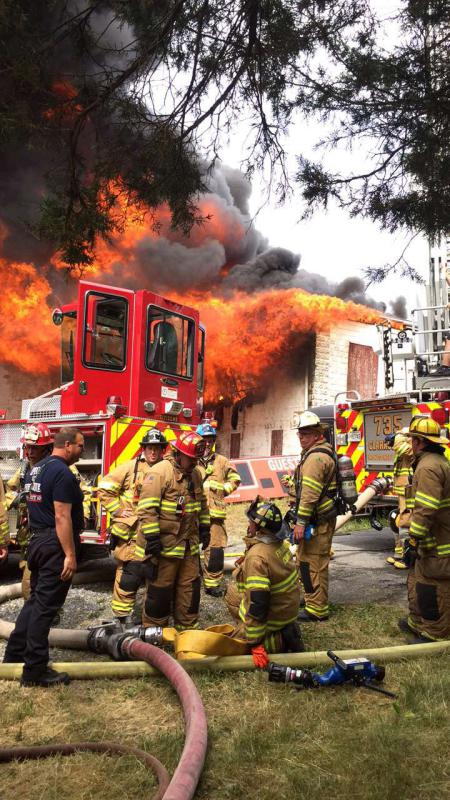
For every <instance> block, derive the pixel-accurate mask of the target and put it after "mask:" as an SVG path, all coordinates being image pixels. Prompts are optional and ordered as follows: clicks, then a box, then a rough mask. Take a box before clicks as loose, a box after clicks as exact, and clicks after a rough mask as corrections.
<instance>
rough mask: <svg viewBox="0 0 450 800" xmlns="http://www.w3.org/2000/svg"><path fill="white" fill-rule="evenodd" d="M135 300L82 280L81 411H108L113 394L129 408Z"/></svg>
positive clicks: (78, 369)
mask: <svg viewBox="0 0 450 800" xmlns="http://www.w3.org/2000/svg"><path fill="white" fill-rule="evenodd" d="M134 299H135V295H134V292H132V291H130V290H127V289H116V288H114V287H111V288H109V287H108V288H106V287H105V286H96V285H95V284H93V283H87V282H85V281H80V286H79V309H80V314H79V320H78V329H77V354H78V357H77V360H76V367H75V375H74V382H75V386H74V389H75V392H77V393H78V401H77V409H78V410H79V411H81V412H87V413H98V411H104V410H105V407H106V401H107V399H108V397H110V396H112V395H114V396H115V397H116V398H117V397H119V398H120V403H121V404H123V405H125V406H128V407H129V400H130V386H131V362H132V347H133V337H132V335H131V331H132V329H133V321H134ZM116 402H119V401H116Z"/></svg>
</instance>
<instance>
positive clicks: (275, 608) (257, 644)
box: [225, 497, 304, 668]
mask: <svg viewBox="0 0 450 800" xmlns="http://www.w3.org/2000/svg"><path fill="white" fill-rule="evenodd" d="M247 517H248V520H249V524H248V530H247V538H246V543H247V550H246V552H245V555H244V556H243V557H242V558H241V559H239V561H238V562H237V565H238V566H237V569H236V571H235V574H234V577H235V582H233V583H231V584H230V585H229V587H228V590H227V593H226V595H225V602H226V604H227V606H228V610H229V612H230V614H231V615H232V616H233V617H235V618H236V619H238V620H239V626H238V627H237V628H236V629H235V631H234V632H233V636H236V637H239V638H243V639H245V640H246V641H247V642H248V646H249V650H250V651H251V653H252V655H253V660H254V662H255V664H256V666H257V667H261V668H264V667H265V666H267V664H268V658H267V653H282V652H289V651H290V652H301V651H303V649H304V647H303V642H302V638H301V633H300V628H299V626H298V624H297V622H296V618H297V614H298V609H299V603H300V585H299V579H298V572H297V568H296V565H295V562H294V560H293V558H292V555H291V551H290V549H289V543H288V542H287V541H286V540H285V530H284V526H283V520H282V516H281V512H280V509H279V508H278V506H276V505H275V503H271V502H265V501H264V500H262V498H261V497H257V498H256V500H254V501H253V503H252V504H251V505H250V507H249V509H248V510H247Z"/></svg>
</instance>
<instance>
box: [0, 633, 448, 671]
mask: <svg viewBox="0 0 450 800" xmlns="http://www.w3.org/2000/svg"><path fill="white" fill-rule="evenodd" d="M158 652H164V651H161V650H160V651H158ZM335 652H336V653H337V655H338V656H340V657H341V658H358V657H359V656H365V657H366V658H370V659H371V660H373V661H379V662H380V663H382V664H388V663H394V662H396V661H410V660H411V661H412V660H414V659H416V658H428V657H429V656H438V655H443V654H448V653H450V641H442V642H431V643H430V644H412V645H396V646H394V647H373V648H371V647H366V648H364V649H362V650H336V651H335ZM270 658H271V660H272V661H276V662H277V663H278V664H284V665H285V666H287V667H295V668H302V667H317V666H320V665H321V664H329V662H330V659H329V657H328V655H327V651H326V650H318V651H311V652H309V653H274V654H273V655H271V656H270ZM175 663H177V662H175ZM22 667H23V665H22V664H0V680H19V679H20V678H21V677H22ZM52 667H53V669H56V670H58V671H59V672H68V673H69V675H70V677H71V678H73V679H75V680H92V679H96V678H97V679H104V678H140V677H142V676H144V675H148V676H151V677H157V676H158V675H159V672H158V670H157V669H154V668H153V667H152V666H149V664H148V662H147V663H145V662H144V661H118V662H111V661H76V662H67V663H64V662H53V663H52ZM183 669H185V670H187V671H188V672H191V673H195V672H237V671H241V670H243V671H249V670H254V669H256V668H255V665H254V663H253V658H252V656H223V657H217V656H216V657H215V656H209V657H208V658H195V659H186V660H183Z"/></svg>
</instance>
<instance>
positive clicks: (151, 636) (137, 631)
mask: <svg viewBox="0 0 450 800" xmlns="http://www.w3.org/2000/svg"><path fill="white" fill-rule="evenodd" d="M126 633H127V634H128V635H130V636H134V637H136V638H137V639H141V641H143V642H147V644H154V645H155V646H156V647H161V645H162V644H163V629H162V628H160V627H159V626H157V625H150V626H149V627H148V628H145V627H144V626H143V625H134V626H133V627H132V628H128V629H127V631H126Z"/></svg>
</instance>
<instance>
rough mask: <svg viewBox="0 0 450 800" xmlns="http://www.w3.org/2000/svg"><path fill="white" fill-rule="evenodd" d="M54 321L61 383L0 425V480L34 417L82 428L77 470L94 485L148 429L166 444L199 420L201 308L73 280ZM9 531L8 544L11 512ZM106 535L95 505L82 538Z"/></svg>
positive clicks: (15, 463) (14, 463)
mask: <svg viewBox="0 0 450 800" xmlns="http://www.w3.org/2000/svg"><path fill="white" fill-rule="evenodd" d="M53 322H54V324H55V325H57V326H58V327H59V329H60V334H61V383H60V386H58V387H57V388H55V389H52V390H51V391H49V392H47V393H45V394H43V395H40V396H39V397H35V398H33V399H31V400H24V401H23V402H22V414H21V418H20V419H12V420H8V419H3V420H0V460H1V461H0V467H1V476H2V478H3V479H4V480H7V479H8V478H9V477H11V475H12V474H13V473H14V472H15V471H16V470H17V468H18V467H19V465H20V455H21V453H20V438H21V433H22V429H23V427H24V426H25V425H27V424H29V423H32V422H34V421H35V422H45V423H46V424H47V425H48V426H49V427H50V429H51V430H52V429H53V430H55V429H58V428H60V427H61V426H74V427H77V428H79V429H80V430H81V431H82V432H83V434H84V437H85V450H84V454H83V458H82V459H81V460H80V461H79V462H77V467H78V469H79V471H80V473H81V474H82V477H83V478H84V479H85V480H87V482H88V483H90V484H91V485H95V483H96V480H97V478H98V476H99V475H100V474H104V473H105V472H108V471H109V470H110V469H112V468H113V467H115V466H117V465H118V464H120V463H121V462H123V461H127V460H129V459H131V458H133V457H135V456H136V454H137V453H138V452H139V449H140V448H139V442H140V441H141V439H142V436H143V435H144V433H145V432H146V431H147V430H148V429H149V428H153V427H158V428H159V429H160V430H162V431H163V432H164V434H165V436H166V438H167V440H168V441H171V440H173V439H174V438H175V437H176V435H177V432H179V431H180V430H191V429H192V427H193V426H196V425H197V424H198V422H199V421H200V418H201V415H202V410H203V397H202V393H203V381H204V364H205V329H204V328H203V327H202V325H201V324H200V320H199V314H198V311H196V310H195V309H193V308H190V307H188V306H185V305H182V304H180V303H176V302H172V301H171V300H167V299H166V298H163V297H161V296H160V295H157V294H154V293H153V292H150V291H146V290H139V291H132V290H129V289H122V288H116V287H113V286H104V285H102V284H98V283H90V282H88V281H80V282H79V286H78V298H77V300H76V302H73V303H69V304H67V305H64V306H62V308H60V309H56V310H55V311H54V312H53ZM10 529H11V534H12V538H14V531H15V512H11V515H10ZM106 530H107V520H106V516H105V514H104V512H103V511H102V510H101V508H99V507H98V504H97V503H95V502H94V503H92V514H91V519H90V522H89V526H88V530H86V531H85V532H84V534H83V540H84V542H100V543H101V542H103V541H104V540H105V537H106Z"/></svg>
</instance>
